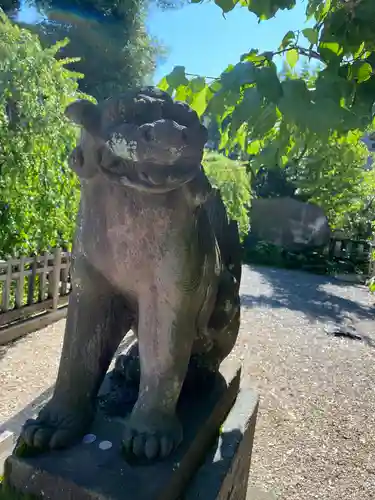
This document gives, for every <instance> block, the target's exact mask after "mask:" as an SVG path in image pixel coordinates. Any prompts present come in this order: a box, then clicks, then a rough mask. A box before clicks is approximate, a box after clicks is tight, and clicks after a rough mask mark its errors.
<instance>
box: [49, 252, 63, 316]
mask: <svg viewBox="0 0 375 500" xmlns="http://www.w3.org/2000/svg"><path fill="white" fill-rule="evenodd" d="M53 254H54V258H53V271H52V273H50V274H49V292H48V295H49V298H52V300H53V303H52V308H53V309H57V306H58V305H59V291H60V273H61V248H55V250H54V252H53Z"/></svg>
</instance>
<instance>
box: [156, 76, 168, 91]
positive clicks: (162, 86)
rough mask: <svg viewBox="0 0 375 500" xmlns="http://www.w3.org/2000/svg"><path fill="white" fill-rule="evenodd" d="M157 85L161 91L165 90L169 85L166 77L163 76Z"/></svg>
mask: <svg viewBox="0 0 375 500" xmlns="http://www.w3.org/2000/svg"><path fill="white" fill-rule="evenodd" d="M157 87H158V88H159V89H160V90H163V91H166V90H167V89H168V87H169V83H168V81H167V78H166V77H165V76H164V77H163V78H162V79H161V80H160V82H159V83H158V84H157Z"/></svg>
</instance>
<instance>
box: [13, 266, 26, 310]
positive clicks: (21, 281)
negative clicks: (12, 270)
mask: <svg viewBox="0 0 375 500" xmlns="http://www.w3.org/2000/svg"><path fill="white" fill-rule="evenodd" d="M24 286H25V257H24V256H22V257H21V258H20V263H19V277H18V280H17V287H16V297H15V302H16V309H20V308H21V307H22V302H23V292H24Z"/></svg>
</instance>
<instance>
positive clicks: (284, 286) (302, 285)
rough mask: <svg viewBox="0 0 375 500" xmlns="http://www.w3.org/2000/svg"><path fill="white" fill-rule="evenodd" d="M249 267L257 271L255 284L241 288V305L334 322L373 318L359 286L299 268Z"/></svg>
mask: <svg viewBox="0 0 375 500" xmlns="http://www.w3.org/2000/svg"><path fill="white" fill-rule="evenodd" d="M250 270H251V272H252V275H253V276H254V274H258V278H257V280H258V283H254V282H253V283H252V282H251V281H252V280H251V281H249V282H248V283H245V286H244V287H243V288H242V295H241V299H242V305H243V306H245V307H250V308H252V307H270V308H273V309H280V308H283V309H284V308H286V309H290V310H292V311H296V312H299V313H302V314H303V315H305V316H306V317H307V319H309V320H310V321H325V322H327V321H329V322H334V323H336V324H344V323H346V324H347V322H348V320H351V321H362V320H373V319H375V307H374V306H371V305H369V295H368V292H367V289H366V288H365V287H363V286H359V285H352V284H347V283H342V282H340V281H338V280H335V279H333V278H328V277H324V276H323V277H322V276H316V275H313V274H309V273H304V272H300V271H290V270H285V269H275V268H270V267H258V266H257V267H252V268H250ZM254 281H256V280H254Z"/></svg>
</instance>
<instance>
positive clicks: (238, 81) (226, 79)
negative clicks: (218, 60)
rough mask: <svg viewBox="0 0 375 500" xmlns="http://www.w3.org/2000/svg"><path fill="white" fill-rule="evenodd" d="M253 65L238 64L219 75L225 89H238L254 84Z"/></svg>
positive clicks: (248, 63) (250, 63) (246, 63)
mask: <svg viewBox="0 0 375 500" xmlns="http://www.w3.org/2000/svg"><path fill="white" fill-rule="evenodd" d="M254 79H255V71H254V64H253V63H252V62H250V61H245V62H239V63H237V64H236V65H235V66H234V67H233V69H231V70H230V71H225V72H224V73H222V74H221V83H222V85H223V87H224V88H226V89H233V88H235V89H238V88H239V87H241V86H242V85H245V84H250V83H254Z"/></svg>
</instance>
